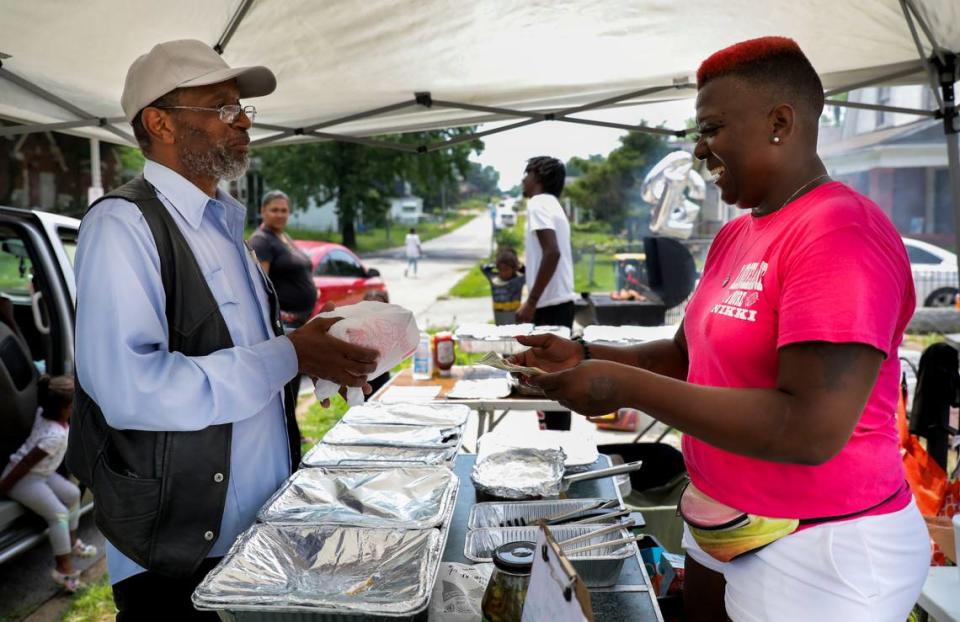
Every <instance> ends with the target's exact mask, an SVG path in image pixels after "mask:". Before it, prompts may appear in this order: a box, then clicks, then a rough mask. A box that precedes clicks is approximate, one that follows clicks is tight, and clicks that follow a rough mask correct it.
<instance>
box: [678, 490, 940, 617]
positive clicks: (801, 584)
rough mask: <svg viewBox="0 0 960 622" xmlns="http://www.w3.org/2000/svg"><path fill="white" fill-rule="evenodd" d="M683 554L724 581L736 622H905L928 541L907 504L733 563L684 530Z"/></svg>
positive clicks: (923, 574)
mask: <svg viewBox="0 0 960 622" xmlns="http://www.w3.org/2000/svg"><path fill="white" fill-rule="evenodd" d="M683 548H685V549H686V550H687V555H689V556H690V557H692V558H693V559H694V560H695V561H697V562H698V563H700V565H702V566H705V567H707V568H709V569H710V570H713V571H716V572H719V573H721V574H723V576H724V578H726V580H727V587H726V593H725V597H724V602H725V603H726V608H727V615H728V616H730V619H731V620H734V622H769V621H771V620H775V621H776V622H793V621H800V620H811V621H812V620H816V621H817V622H822V621H832V620H843V621H845V622H859V621H862V622H877V621H883V620H890V621H891V622H903V621H904V620H906V619H907V614H908V613H909V612H910V610H911V609H912V608H913V605H914V604H915V603H916V601H917V597H918V596H919V595H920V589H921V588H922V587H923V582H924V581H925V580H926V578H927V571H928V570H929V567H930V537H929V535H928V533H927V528H926V525H925V524H924V522H923V518H922V517H921V516H920V512H919V511H918V510H917V505H916V503H915V502H914V501H913V500H911V501H910V504H909V505H908V506H907V507H905V508H903V509H902V510H900V511H898V512H893V513H892V514H882V515H878V516H867V517H864V518H856V519H853V520H848V521H842V522H832V523H824V524H822V525H817V526H816V527H810V528H809V529H805V530H803V531H800V532H798V533H794V534H791V535H789V536H787V537H785V538H781V539H779V540H777V541H776V542H774V543H773V544H770V545H768V546H766V547H764V548H762V549H760V550H759V551H757V552H756V553H748V554H747V555H744V556H743V557H740V558H737V559H735V560H733V561H731V562H726V563H724V562H718V561H717V560H715V559H714V558H712V557H710V555H708V554H707V553H705V552H704V551H703V550H702V549H701V548H700V547H699V546H698V545H697V542H696V541H695V540H694V539H693V536H692V535H691V534H690V531H689V530H688V529H687V527H686V525H684V529H683Z"/></svg>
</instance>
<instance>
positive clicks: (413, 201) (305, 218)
mask: <svg viewBox="0 0 960 622" xmlns="http://www.w3.org/2000/svg"><path fill="white" fill-rule="evenodd" d="M394 191H395V193H396V194H397V196H392V197H389V198H388V199H387V200H388V201H389V203H390V207H389V208H388V211H387V213H388V214H389V217H390V221H391V222H393V223H397V224H400V225H415V224H417V223H418V222H420V221H421V220H422V219H423V199H422V198H420V197H418V196H414V195H413V194H411V193H410V184H409V183H407V182H397V184H396V187H395V188H394ZM362 220H363V219H362V218H360V219H358V222H357V224H358V225H362V224H363V222H362ZM287 224H288V226H290V227H292V228H294V229H309V230H311V231H338V230H339V229H340V219H339V218H338V217H337V201H336V199H334V200H333V201H327V202H326V203H324V204H323V205H317V203H316V201H314V200H313V199H312V198H311V199H310V200H309V203H308V206H307V209H305V210H294V211H293V212H292V213H291V214H290V220H289V221H288V223H287Z"/></svg>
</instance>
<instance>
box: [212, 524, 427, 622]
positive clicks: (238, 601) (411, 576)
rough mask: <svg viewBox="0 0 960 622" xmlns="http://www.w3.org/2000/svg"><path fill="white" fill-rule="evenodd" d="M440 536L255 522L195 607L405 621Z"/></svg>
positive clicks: (420, 601)
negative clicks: (399, 618)
mask: <svg viewBox="0 0 960 622" xmlns="http://www.w3.org/2000/svg"><path fill="white" fill-rule="evenodd" d="M444 539H445V533H444V532H443V531H441V530H439V529H424V530H404V529H370V528H364V527H345V526H342V525H324V526H320V527H316V526H312V527H292V526H288V525H271V524H267V523H260V524H256V525H254V526H253V527H251V528H250V529H249V530H247V531H246V532H245V533H243V534H242V535H241V536H240V537H239V538H238V539H237V541H236V542H235V543H234V545H233V546H232V547H231V548H230V551H229V552H228V553H227V555H226V556H225V557H224V558H223V560H222V561H221V562H220V563H219V564H218V565H217V566H216V568H214V569H213V570H212V571H211V572H210V573H209V574H208V575H207V576H206V578H205V579H204V580H203V581H202V582H201V583H200V585H199V586H197V589H196V590H195V591H194V593H193V604H194V606H195V607H197V608H198V609H204V610H210V609H213V610H228V611H260V612H263V613H281V612H310V613H315V614H324V613H334V614H343V615H370V616H374V615H379V616H409V615H413V614H415V613H418V612H420V611H423V610H424V609H426V607H427V604H428V602H429V599H430V594H431V592H432V591H433V583H434V582H435V581H436V577H437V570H438V567H439V563H440V557H441V553H442V551H443V546H444Z"/></svg>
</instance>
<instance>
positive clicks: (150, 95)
mask: <svg viewBox="0 0 960 622" xmlns="http://www.w3.org/2000/svg"><path fill="white" fill-rule="evenodd" d="M231 79H236V80H237V85H238V86H239V87H240V97H242V98H247V97H260V96H263V95H269V94H270V93H272V92H273V90H274V89H275V88H277V78H276V76H274V75H273V72H272V71H270V70H269V69H267V68H266V67H259V66H258V67H230V66H229V65H227V63H226V62H225V61H224V60H223V58H221V57H220V55H219V54H217V53H216V52H215V51H214V49H213V48H212V47H210V46H209V45H207V44H206V43H204V42H203V41H197V40H196V39H180V40H177V41H167V42H166V43H158V44H157V45H155V46H153V49H152V50H150V51H149V52H147V53H146V54H144V55H143V56H141V57H140V58H138V59H137V60H135V61H133V64H132V65H130V69H129V70H127V79H126V80H125V81H124V83H123V95H121V96H120V106H122V107H123V113H124V114H125V115H126V116H127V121H131V122H132V121H133V119H134V117H136V116H137V114H138V113H139V112H140V111H141V110H143V109H144V108H146V107H147V105H148V104H149V103H150V102H153V101H156V100H157V99H158V98H159V97H161V96H163V95H166V94H167V93H169V92H170V91H173V90H174V89H178V88H181V87H188V86H205V85H207V84H217V83H219V82H225V81H227V80H231Z"/></svg>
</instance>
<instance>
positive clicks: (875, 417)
mask: <svg viewBox="0 0 960 622" xmlns="http://www.w3.org/2000/svg"><path fill="white" fill-rule="evenodd" d="M725 281H726V282H725ZM914 306H915V293H914V289H913V278H912V276H911V272H910V263H909V260H908V259H907V253H906V250H905V249H904V246H903V242H902V241H901V239H900V236H899V234H898V233H897V231H896V229H894V227H893V224H892V223H891V222H890V220H889V219H888V218H887V217H886V216H885V215H884V214H883V212H881V211H880V209H879V208H878V207H877V206H876V205H875V204H874V203H873V202H872V201H870V200H869V199H867V198H866V197H864V196H862V195H860V194H858V193H856V192H854V191H853V190H851V189H850V188H848V187H847V186H845V185H843V184H841V183H839V182H831V183H827V184H824V185H822V186H820V187H818V188H815V189H814V190H812V191H810V192H808V193H807V194H805V195H803V196H801V197H800V198H798V199H797V200H795V201H793V202H791V203H789V204H788V205H786V206H785V207H784V208H782V209H781V210H779V211H778V212H775V213H773V214H771V215H769V216H763V217H759V218H758V217H754V216H752V215H750V214H747V215H744V216H741V217H739V218H737V219H735V220H733V221H732V222H730V223H728V224H727V225H726V226H724V227H723V229H721V230H720V232H719V233H718V234H717V237H716V239H715V240H714V242H713V244H712V246H711V247H710V253H709V256H708V257H707V262H706V265H705V267H704V271H703V277H702V278H701V280H700V284H699V286H698V288H697V291H696V294H695V295H694V296H693V298H692V299H691V301H690V303H689V305H688V306H687V310H686V315H685V318H684V331H685V334H686V338H687V344H688V347H689V354H690V368H689V374H688V377H687V380H688V381H689V382H692V383H694V384H699V385H704V386H713V387H741V388H774V387H775V386H776V382H777V371H778V366H779V362H778V357H779V354H778V348H781V347H783V346H786V345H789V344H792V343H798V342H804V341H827V342H833V343H862V344H867V345H870V346H873V347H874V348H876V349H878V350H880V351H882V352H883V353H884V354H885V355H886V358H885V360H884V362H883V364H882V366H881V368H880V374H879V377H878V378H877V383H876V385H875V386H874V388H873V392H872V393H871V394H870V398H869V400H868V401H867V405H866V408H865V409H864V411H863V414H862V415H861V416H860V421H859V422H858V423H857V426H856V429H855V430H854V432H853V435H852V436H851V437H850V440H849V441H847V444H846V445H845V446H844V447H843V449H842V450H841V451H840V453H839V454H838V455H837V456H835V457H834V458H832V459H831V460H829V461H828V462H826V463H824V464H822V465H819V466H804V465H797V464H783V463H775V462H768V461H765V460H757V459H754V458H747V457H745V456H741V455H738V454H734V453H730V452H728V451H724V450H722V449H718V448H716V447H713V446H712V445H709V444H707V443H705V442H703V441H700V440H698V439H696V438H693V437H691V436H689V435H686V436H684V438H683V455H684V458H685V459H686V463H687V469H688V470H689V472H690V477H691V479H692V480H693V482H694V484H695V485H696V486H697V487H698V488H700V489H701V490H702V491H703V492H705V493H707V494H708V495H710V496H711V497H713V498H714V499H716V500H718V501H720V502H722V503H726V504H727V505H729V506H732V507H734V508H737V509H739V510H741V511H744V512H748V513H751V514H759V515H763V516H771V517H783V518H822V517H827V516H837V515H843V514H848V513H852V512H858V511H862V510H865V509H867V508H869V507H870V506H872V505H875V504H877V503H880V502H881V501H883V500H884V499H887V498H888V497H890V496H891V495H893V494H894V493H895V492H896V491H897V490H898V488H900V487H902V486H903V482H904V472H903V466H902V463H901V458H900V453H899V445H898V439H897V431H896V425H895V412H896V406H897V392H898V390H899V388H898V387H899V377H900V361H899V358H898V356H897V348H898V346H899V345H900V342H901V340H902V339H903V331H904V328H906V325H907V322H908V321H909V320H910V316H911V315H912V314H913V309H914ZM902 491H903V492H902V493H901V494H898V495H897V496H896V497H894V499H892V500H891V501H890V502H888V503H884V504H883V505H882V506H881V507H880V508H877V509H876V510H874V511H872V512H869V513H870V514H873V513H881V512H891V511H896V510H898V509H901V508H902V507H904V506H905V505H906V504H907V503H908V502H909V499H910V492H909V489H906V488H902Z"/></svg>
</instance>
